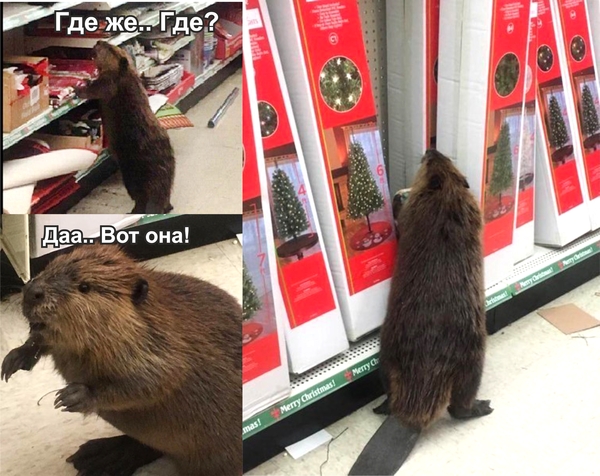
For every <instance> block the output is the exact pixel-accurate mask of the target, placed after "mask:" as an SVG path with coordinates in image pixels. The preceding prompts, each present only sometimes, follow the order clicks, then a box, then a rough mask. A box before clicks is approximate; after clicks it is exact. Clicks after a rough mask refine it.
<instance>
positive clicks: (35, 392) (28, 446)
mask: <svg viewBox="0 0 600 476" xmlns="http://www.w3.org/2000/svg"><path fill="white" fill-rule="evenodd" d="M146 263H147V264H148V265H150V266H154V267H156V268H157V269H162V270H165V271H174V272H178V273H183V274H188V275H191V276H196V277H198V278H201V279H205V280H207V281H210V282H212V283H214V284H215V285H217V286H220V287H221V288H223V289H225V290H226V291H228V292H229V293H231V294H232V295H233V296H235V297H236V298H237V299H238V300H239V301H240V302H241V299H242V248H241V246H240V244H239V243H238V241H237V240H229V241H224V242H221V243H215V244H212V245H208V246H204V247H201V248H196V249H193V250H188V251H183V252H181V253H176V254H172V255H168V256H164V257H161V258H157V259H153V260H150V261H147V262H146ZM19 298H20V297H19V296H13V297H11V298H10V299H8V300H7V301H5V302H2V303H0V315H1V318H0V358H4V356H5V355H6V354H7V353H8V351H9V350H10V349H12V348H14V347H17V346H19V345H21V344H22V343H23V342H24V341H25V339H26V338H27V331H28V327H27V324H26V322H25V320H24V318H23V317H22V316H21V312H20V299H19ZM63 386H64V382H63V380H62V379H61V378H60V377H59V376H58V375H57V374H56V373H55V372H54V368H53V365H52V362H51V360H50V359H44V360H42V361H41V362H40V363H39V364H38V365H37V366H36V367H35V369H33V371H32V372H19V373H17V374H15V375H14V376H13V377H12V378H11V379H10V380H9V382H8V383H5V382H0V474H1V475H2V476H74V475H75V474H76V471H75V469H74V468H73V467H72V466H71V465H69V464H67V463H65V458H67V457H68V456H69V455H71V454H72V453H74V452H75V451H76V450H77V448H78V447H79V445H81V444H83V443H85V442H86V441H87V440H89V439H93V438H101V437H106V436H113V435H115V434H118V432H117V431H116V430H114V429H113V428H112V427H110V426H109V425H108V424H107V423H105V422H104V421H102V420H100V419H98V418H96V417H88V418H85V419H84V418H83V417H82V416H81V415H78V414H69V413H63V412H60V411H57V410H54V407H53V401H54V398H53V396H52V395H48V396H47V397H46V398H44V399H43V400H42V402H41V404H40V405H39V406H38V405H37V404H36V402H37V401H38V399H39V398H40V397H42V396H43V395H44V394H45V393H47V392H50V391H52V390H54V389H60V388H62V387H63ZM176 474H177V473H176V472H175V469H174V467H173V465H172V464H171V462H169V461H167V460H165V459H162V460H159V461H156V462H155V463H153V464H151V465H148V466H146V467H144V468H141V469H139V470H138V471H137V472H136V476H176Z"/></svg>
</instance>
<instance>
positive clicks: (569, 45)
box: [551, 0, 600, 230]
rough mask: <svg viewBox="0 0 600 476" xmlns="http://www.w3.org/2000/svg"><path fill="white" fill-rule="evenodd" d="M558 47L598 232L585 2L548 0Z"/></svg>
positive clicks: (598, 107) (599, 174) (598, 168)
mask: <svg viewBox="0 0 600 476" xmlns="http://www.w3.org/2000/svg"><path fill="white" fill-rule="evenodd" d="M551 6H552V18H553V21H554V24H555V25H556V27H555V32H556V37H557V43H558V60H559V61H560V63H561V65H562V67H563V70H564V71H565V72H566V73H567V74H568V79H565V82H564V84H565V94H566V95H567V96H569V97H570V99H571V101H568V102H567V107H572V108H573V116H574V117H575V127H574V128H575V129H576V131H577V135H574V136H573V137H574V140H573V142H574V143H575V145H576V148H578V149H580V151H581V155H582V159H583V170H584V174H583V175H584V176H583V179H582V181H581V182H582V187H581V188H582V189H583V196H584V200H586V201H587V202H588V213H589V215H590V221H591V227H592V230H596V229H598V228H600V119H599V117H600V101H599V88H598V69H597V65H596V64H595V59H594V45H593V43H592V41H591V35H590V26H589V18H588V12H587V8H586V5H585V0H551Z"/></svg>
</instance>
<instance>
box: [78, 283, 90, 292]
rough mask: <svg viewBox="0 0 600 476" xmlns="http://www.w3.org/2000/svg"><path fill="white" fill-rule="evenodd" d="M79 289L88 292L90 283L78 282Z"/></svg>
mask: <svg viewBox="0 0 600 476" xmlns="http://www.w3.org/2000/svg"><path fill="white" fill-rule="evenodd" d="M79 290H80V291H81V292H82V293H87V292H89V290H90V285H89V284H88V283H80V284H79Z"/></svg>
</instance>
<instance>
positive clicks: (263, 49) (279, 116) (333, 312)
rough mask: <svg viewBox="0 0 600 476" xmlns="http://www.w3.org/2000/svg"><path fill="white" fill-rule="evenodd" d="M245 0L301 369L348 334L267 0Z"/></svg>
mask: <svg viewBox="0 0 600 476" xmlns="http://www.w3.org/2000/svg"><path fill="white" fill-rule="evenodd" d="M246 7H247V8H246V19H247V22H248V30H249V35H250V43H251V47H252V50H251V51H252V57H253V65H254V70H255V73H256V76H255V82H256V89H257V95H258V104H255V105H253V107H257V108H258V111H259V119H260V125H261V136H262V143H263V153H264V157H262V158H260V157H259V160H258V169H259V173H260V174H262V175H263V176H264V178H265V183H266V185H267V191H268V203H269V205H270V207H271V214H272V215H273V216H274V218H275V220H274V223H275V226H274V227H273V232H274V236H273V238H274V242H275V246H276V250H277V268H278V277H279V284H280V287H281V290H282V293H283V300H284V303H285V307H286V311H287V317H288V318H287V320H286V322H285V337H286V346H287V351H288V359H289V363H290V370H291V372H293V373H302V372H305V371H307V370H309V369H310V368H312V367H314V366H316V365H318V364H320V363H322V362H324V361H325V360H327V359H329V358H331V357H333V356H335V355H337V354H339V353H340V352H343V351H344V350H346V349H348V339H347V338H346V333H345V331H344V323H343V321H342V314H341V312H340V309H339V306H338V302H337V298H336V295H335V290H334V288H333V280H332V277H331V271H330V269H329V264H328V262H327V254H326V251H325V249H324V245H323V238H322V236H323V235H322V231H321V226H320V224H319V220H318V217H317V213H316V209H315V205H314V200H313V194H312V189H311V186H310V183H309V182H308V175H307V172H306V165H305V159H304V154H303V152H302V147H301V144H300V139H299V137H298V130H297V127H296V122H295V118H294V115H293V112H292V107H291V103H290V100H289V95H288V91H287V86H286V83H285V79H284V76H283V70H282V68H281V60H280V59H279V53H278V50H277V46H276V44H275V38H274V35H273V29H272V26H271V20H270V18H269V15H268V11H267V6H266V3H265V2H264V1H260V2H259V0H248V3H247V5H246Z"/></svg>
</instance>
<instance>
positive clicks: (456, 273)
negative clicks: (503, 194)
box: [350, 150, 492, 475]
mask: <svg viewBox="0 0 600 476" xmlns="http://www.w3.org/2000/svg"><path fill="white" fill-rule="evenodd" d="M398 227H399V229H400V238H399V246H398V255H397V259H396V269H395V273H394V277H393V280H392V287H391V291H390V297H389V302H388V311H387V315H386V318H385V321H384V323H383V327H382V329H381V353H380V361H381V368H382V373H383V378H384V386H385V388H386V392H387V395H388V399H387V400H386V401H385V402H384V403H383V404H382V405H381V406H380V407H378V408H377V409H375V412H376V413H391V415H392V416H391V417H388V419H387V420H386V421H385V422H384V424H383V425H382V426H381V428H380V429H379V430H378V432H377V433H376V434H375V436H374V437H373V438H372V439H371V441H370V442H369V443H368V445H367V447H366V448H365V449H364V450H363V453H362V454H361V455H360V457H359V459H358V461H357V462H356V463H355V465H354V467H353V468H352V470H351V472H350V474H356V475H358V474H360V475H373V474H378V475H383V474H394V473H395V472H396V471H397V470H398V469H399V468H400V466H401V465H402V463H403V462H404V460H405V459H406V458H407V457H408V455H409V453H410V451H411V450H412V448H413V447H414V444H415V443H416V441H417V438H418V435H419V434H420V432H421V430H422V429H423V428H426V427H427V426H428V425H430V424H431V423H432V422H433V421H434V420H435V419H436V418H437V417H438V416H439V415H440V414H441V413H442V412H443V411H444V410H445V409H446V408H448V411H449V413H450V415H451V416H452V417H454V418H458V419H467V418H474V417H481V416H485V415H488V414H490V413H491V412H492V408H490V402H489V400H483V401H482V400H476V399H475V396H476V394H477V390H478V388H479V384H480V382H481V374H482V371H483V361H484V353H485V339H486V327H485V293H484V286H483V254H482V245H481V231H482V219H481V212H480V209H479V205H478V204H477V201H476V200H475V198H474V197H473V195H472V194H471V193H470V191H469V185H468V183H467V180H466V178H465V177H464V176H463V175H462V174H461V173H460V172H459V171H458V169H456V167H455V166H454V165H453V164H452V162H451V160H450V159H448V158H447V157H445V156H444V155H442V154H441V153H439V152H437V151H433V150H429V151H427V152H426V153H425V156H424V157H423V160H422V165H421V167H420V169H419V171H418V173H417V176H416V178H415V182H414V183H413V186H412V188H411V191H410V196H409V198H408V201H407V203H406V204H405V205H403V206H402V207H401V208H399V217H398Z"/></svg>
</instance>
